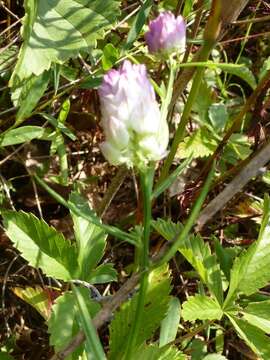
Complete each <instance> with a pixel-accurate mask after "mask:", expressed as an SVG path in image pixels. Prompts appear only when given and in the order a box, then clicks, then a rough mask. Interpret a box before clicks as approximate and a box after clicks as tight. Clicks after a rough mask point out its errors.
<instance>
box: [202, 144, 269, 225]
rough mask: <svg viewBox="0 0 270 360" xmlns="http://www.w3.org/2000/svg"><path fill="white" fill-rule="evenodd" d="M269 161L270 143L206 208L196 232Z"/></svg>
mask: <svg viewBox="0 0 270 360" xmlns="http://www.w3.org/2000/svg"><path fill="white" fill-rule="evenodd" d="M269 161H270V141H268V143H266V145H265V146H264V147H263V148H261V149H260V150H259V151H258V152H257V153H256V154H255V155H254V156H253V158H252V159H251V160H250V162H249V163H248V164H247V165H246V166H245V167H244V168H243V169H242V170H241V171H240V172H239V173H238V175H236V177H235V178H234V179H233V180H232V181H231V182H230V183H229V184H228V185H227V186H226V187H225V189H224V190H223V191H222V192H221V193H220V194H219V195H218V196H216V197H215V198H214V199H213V200H212V201H211V202H210V203H209V204H208V205H207V206H206V207H205V208H204V210H203V211H202V212H201V214H200V216H199V218H198V220H197V226H196V231H200V230H201V229H202V228H203V226H204V225H205V224H206V223H207V222H208V221H209V220H211V219H212V218H213V216H214V215H215V214H216V213H217V212H218V211H220V210H221V209H222V208H223V207H224V206H225V205H226V204H227V203H228V202H229V201H230V200H231V199H232V198H233V197H234V196H235V195H236V194H237V193H238V192H239V191H240V190H242V189H243V187H244V186H245V185H246V184H247V183H248V182H249V181H250V179H251V178H253V177H255V176H257V175H258V173H259V172H260V169H261V168H262V167H263V166H264V165H265V164H266V163H268V162H269Z"/></svg>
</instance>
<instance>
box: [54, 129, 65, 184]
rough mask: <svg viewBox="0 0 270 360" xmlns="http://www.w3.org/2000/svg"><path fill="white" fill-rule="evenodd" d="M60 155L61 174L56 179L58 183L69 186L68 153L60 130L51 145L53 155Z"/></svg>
mask: <svg viewBox="0 0 270 360" xmlns="http://www.w3.org/2000/svg"><path fill="white" fill-rule="evenodd" d="M55 152H56V153H57V154H58V158H59V167H60V174H59V175H58V176H57V177H56V178H57V181H58V182H59V183H60V184H61V185H63V186H67V185H68V175H69V167H68V158H67V152H66V145H65V139H64V137H63V135H62V134H61V132H60V130H56V132H55V136H54V137H53V139H52V144H51V155H52V154H54V153H55Z"/></svg>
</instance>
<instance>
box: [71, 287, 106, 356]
mask: <svg viewBox="0 0 270 360" xmlns="http://www.w3.org/2000/svg"><path fill="white" fill-rule="evenodd" d="M73 293H74V295H75V299H76V304H77V307H78V315H79V318H80V323H81V327H82V329H83V332H84V334H85V339H86V341H85V342H86V346H85V352H86V355H87V358H88V359H91V358H93V359H95V360H106V356H105V353H104V350H103V347H102V345H101V342H100V339H99V336H98V334H97V330H96V328H95V326H94V324H93V322H92V319H91V315H90V312H89V310H88V303H89V299H87V298H85V296H84V293H83V291H82V289H79V288H76V287H73Z"/></svg>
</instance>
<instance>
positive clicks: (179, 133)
mask: <svg viewBox="0 0 270 360" xmlns="http://www.w3.org/2000/svg"><path fill="white" fill-rule="evenodd" d="M211 49H212V46H205V47H204V51H203V52H202V56H201V59H200V60H201V61H206V60H207V59H208V57H209V54H210V52H211ZM203 74H204V68H198V69H197V71H196V74H195V77H194V80H193V83H192V87H191V90H190V93H189V96H188V99H187V102H186V105H185V108H184V111H183V114H182V117H181V120H180V123H179V125H178V128H177V130H176V133H175V136H174V139H173V143H172V146H171V150H170V152H169V154H168V156H167V158H166V160H165V162H164V165H163V168H162V170H161V174H160V178H159V181H158V184H160V183H161V182H162V181H164V180H165V179H166V177H167V176H168V174H169V170H170V167H171V165H172V162H173V159H174V157H175V154H176V152H177V149H178V146H179V144H180V142H181V140H183V138H184V135H185V129H186V126H187V123H188V120H189V116H190V113H191V109H192V106H193V104H194V101H195V99H196V97H197V95H198V92H199V89H200V85H201V81H202V78H203Z"/></svg>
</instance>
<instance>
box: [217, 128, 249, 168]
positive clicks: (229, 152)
mask: <svg viewBox="0 0 270 360" xmlns="http://www.w3.org/2000/svg"><path fill="white" fill-rule="evenodd" d="M251 153H252V150H251V149H250V143H249V141H248V137H247V136H245V135H243V134H233V135H232V136H231V138H230V140H229V141H228V144H227V146H225V149H224V152H223V155H222V159H224V160H226V161H227V162H228V163H229V164H232V165H234V164H236V162H237V161H238V160H239V159H240V160H245V159H246V158H247V157H248V156H249V155H250V154H251Z"/></svg>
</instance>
